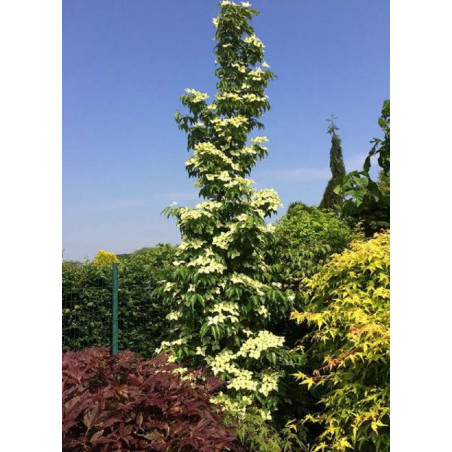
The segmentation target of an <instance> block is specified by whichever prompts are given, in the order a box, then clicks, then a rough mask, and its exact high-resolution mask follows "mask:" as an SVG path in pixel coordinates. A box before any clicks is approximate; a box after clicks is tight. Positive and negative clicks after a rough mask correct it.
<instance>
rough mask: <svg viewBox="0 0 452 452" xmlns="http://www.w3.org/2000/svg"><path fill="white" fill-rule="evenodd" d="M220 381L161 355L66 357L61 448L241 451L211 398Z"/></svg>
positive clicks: (89, 351)
mask: <svg viewBox="0 0 452 452" xmlns="http://www.w3.org/2000/svg"><path fill="white" fill-rule="evenodd" d="M222 384H223V383H222V381H221V380H220V379H218V378H216V377H211V376H207V375H206V374H205V373H204V372H202V371H200V370H196V371H187V370H184V369H181V368H180V367H178V366H177V365H176V364H170V363H167V362H166V357H164V356H160V357H158V358H154V359H152V360H149V361H143V360H141V359H140V358H137V357H135V356H134V355H133V354H132V353H131V352H129V351H123V352H120V353H119V354H118V355H117V356H116V357H115V356H111V355H110V354H109V351H108V350H107V349H93V348H92V349H86V350H85V351H83V352H67V353H64V354H63V451H67V452H69V451H74V452H75V451H81V450H90V451H93V452H95V451H99V452H106V451H113V450H131V451H133V450H135V451H143V450H146V451H169V450H174V451H176V450H177V451H187V452H188V451H204V452H211V451H222V450H231V451H239V450H243V449H242V448H241V447H240V446H239V445H238V444H237V442H236V440H235V436H234V434H233V432H232V430H230V429H229V428H227V427H225V425H224V424H223V419H224V415H223V414H222V413H221V411H219V409H218V406H217V405H212V404H211V403H210V401H209V400H210V398H211V397H212V396H213V395H214V394H215V393H216V392H217V391H218V389H219V387H220V386H221V385H222Z"/></svg>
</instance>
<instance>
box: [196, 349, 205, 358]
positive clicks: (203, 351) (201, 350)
mask: <svg viewBox="0 0 452 452" xmlns="http://www.w3.org/2000/svg"><path fill="white" fill-rule="evenodd" d="M206 348H207V347H196V351H195V354H196V355H201V356H206Z"/></svg>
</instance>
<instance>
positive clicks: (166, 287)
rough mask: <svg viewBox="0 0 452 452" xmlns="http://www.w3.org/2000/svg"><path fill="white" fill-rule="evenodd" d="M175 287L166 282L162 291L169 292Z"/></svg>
mask: <svg viewBox="0 0 452 452" xmlns="http://www.w3.org/2000/svg"><path fill="white" fill-rule="evenodd" d="M175 286H176V284H174V283H172V282H168V281H167V282H166V284H165V287H164V289H163V292H171V290H173V289H174V287H175Z"/></svg>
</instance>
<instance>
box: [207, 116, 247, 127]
mask: <svg viewBox="0 0 452 452" xmlns="http://www.w3.org/2000/svg"><path fill="white" fill-rule="evenodd" d="M211 122H212V123H213V124H214V128H215V130H221V129H223V128H224V127H228V126H229V125H232V126H234V127H240V126H242V125H243V124H246V123H247V122H248V118H247V117H246V116H242V115H238V116H232V117H231V118H213V119H212V120H211Z"/></svg>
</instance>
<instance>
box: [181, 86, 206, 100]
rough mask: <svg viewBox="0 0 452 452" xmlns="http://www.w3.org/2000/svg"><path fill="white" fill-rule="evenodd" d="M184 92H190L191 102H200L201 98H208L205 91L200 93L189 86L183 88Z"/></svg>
mask: <svg viewBox="0 0 452 452" xmlns="http://www.w3.org/2000/svg"><path fill="white" fill-rule="evenodd" d="M185 92H186V93H188V94H191V95H192V99H191V100H192V102H195V103H197V102H202V101H203V100H206V99H208V98H209V96H208V95H207V93H201V92H199V91H196V90H195V89H191V88H187V89H186V90H185Z"/></svg>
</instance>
